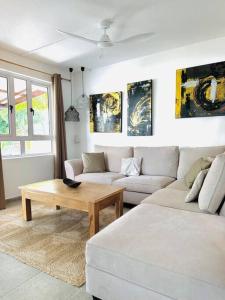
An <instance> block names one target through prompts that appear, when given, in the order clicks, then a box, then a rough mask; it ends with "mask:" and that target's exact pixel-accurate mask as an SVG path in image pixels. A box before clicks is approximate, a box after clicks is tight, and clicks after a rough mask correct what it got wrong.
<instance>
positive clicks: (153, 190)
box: [66, 146, 225, 300]
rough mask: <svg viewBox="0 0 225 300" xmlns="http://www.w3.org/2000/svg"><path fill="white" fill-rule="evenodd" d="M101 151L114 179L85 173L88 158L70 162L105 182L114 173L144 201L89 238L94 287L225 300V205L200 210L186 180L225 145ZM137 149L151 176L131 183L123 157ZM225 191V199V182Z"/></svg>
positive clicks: (127, 299)
mask: <svg viewBox="0 0 225 300" xmlns="http://www.w3.org/2000/svg"><path fill="white" fill-rule="evenodd" d="M96 151H102V152H104V153H105V154H106V160H107V166H108V170H109V174H108V175H109V177H107V175H106V174H102V175H100V174H99V177H98V176H97V175H98V174H95V175H94V176H93V177H92V176H91V175H89V174H82V175H78V173H81V171H82V164H81V162H80V161H76V162H75V161H69V162H66V167H67V174H68V175H67V176H70V177H71V178H74V175H75V177H76V179H77V180H87V179H86V178H87V177H86V176H90V177H89V179H91V180H92V181H95V180H96V178H98V182H102V183H104V182H106V181H104V180H103V178H105V177H104V176H106V177H107V178H114V179H110V180H112V181H111V183H112V184H119V185H122V186H124V187H125V188H126V192H125V199H126V201H129V202H132V203H140V202H141V204H140V205H137V206H136V207H135V208H133V209H131V210H130V211H129V212H128V213H126V214H125V215H124V216H123V217H121V218H119V219H117V220H116V221H115V222H113V223H112V224H110V225H109V226H107V227H106V228H105V229H103V230H102V231H101V232H99V233H98V234H96V235H95V236H94V237H92V238H91V239H90V240H89V241H88V242H87V247H86V280H87V282H86V287H87V292H88V293H90V294H91V295H93V296H94V298H95V297H96V299H98V298H99V299H102V300H137V299H138V300H168V299H179V300H224V299H225V203H224V201H221V204H220V206H219V208H218V209H217V212H216V214H209V213H207V212H204V211H202V210H200V208H199V205H198V202H191V203H185V201H184V199H185V197H186V195H187V193H188V192H189V189H188V188H187V187H186V185H185V184H184V181H183V178H184V175H185V174H186V173H187V171H188V169H189V167H190V166H191V164H192V163H193V162H194V161H196V160H197V159H198V158H200V157H202V156H216V155H218V154H220V153H223V152H224V151H225V147H223V146H220V147H206V148H181V149H179V148H178V147H158V148H146V147H145V148H144V147H137V148H134V149H132V148H126V149H124V148H120V149H118V150H117V151H116V149H114V148H105V149H104V148H102V147H96ZM122 152H123V153H122ZM132 153H133V155H137V156H138V157H139V156H141V157H142V158H143V165H142V174H143V175H141V176H139V179H137V180H136V181H135V179H136V178H132V180H133V181H132V182H129V180H131V179H129V177H128V178H125V177H121V175H120V174H119V168H120V165H119V163H118V161H120V159H121V158H123V157H124V156H125V155H127V156H128V157H129V156H131V155H132ZM114 159H115V161H114ZM116 159H117V162H116ZM72 166H73V167H72ZM74 167H75V168H74ZM164 168H165V169H164ZM224 169H225V167H224ZM223 172H224V171H223ZM112 173H113V174H114V175H112ZM112 176H115V177H112ZM116 176H119V177H116ZM223 178H224V177H223ZM107 180H108V179H107ZM138 180H139V181H138ZM223 180H224V179H223ZM107 183H109V181H107ZM142 184H143V189H141V188H140V187H141V185H142ZM148 185H149V187H147V186H148ZM150 185H152V186H151V187H150ZM212 188H214V187H212ZM220 192H222V193H223V195H224V196H225V182H224V184H223V183H222V191H220ZM150 194H151V195H150ZM137 195H138V196H137ZM143 198H145V199H144V200H143Z"/></svg>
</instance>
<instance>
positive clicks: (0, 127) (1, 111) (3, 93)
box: [0, 77, 9, 134]
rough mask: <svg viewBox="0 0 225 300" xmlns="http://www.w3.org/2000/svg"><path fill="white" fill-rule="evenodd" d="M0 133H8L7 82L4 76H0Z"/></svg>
mask: <svg viewBox="0 0 225 300" xmlns="http://www.w3.org/2000/svg"><path fill="white" fill-rule="evenodd" d="M0 134H9V102H8V83H7V78H5V77H0Z"/></svg>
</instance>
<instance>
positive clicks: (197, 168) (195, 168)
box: [184, 157, 212, 188]
mask: <svg viewBox="0 0 225 300" xmlns="http://www.w3.org/2000/svg"><path fill="white" fill-rule="evenodd" d="M211 164H212V162H211V161H209V160H208V159H207V158H204V157H201V158H199V159H197V160H196V161H195V162H194V163H193V164H192V165H191V167H190V169H189V170H188V172H187V174H186V175H185V176H184V181H185V183H186V185H187V187H188V188H191V187H192V185H193V183H194V181H195V179H196V177H197V176H198V174H199V173H200V172H201V171H202V170H205V169H208V168H209V167H210V166H211Z"/></svg>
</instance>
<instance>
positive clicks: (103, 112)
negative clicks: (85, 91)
mask: <svg viewBox="0 0 225 300" xmlns="http://www.w3.org/2000/svg"><path fill="white" fill-rule="evenodd" d="M121 131H122V92H110V93H105V94H96V95H91V96H90V132H121Z"/></svg>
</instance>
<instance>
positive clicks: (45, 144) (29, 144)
mask: <svg viewBox="0 0 225 300" xmlns="http://www.w3.org/2000/svg"><path fill="white" fill-rule="evenodd" d="M51 152H52V142H51V141H26V142H25V153H26V154H43V153H51Z"/></svg>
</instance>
